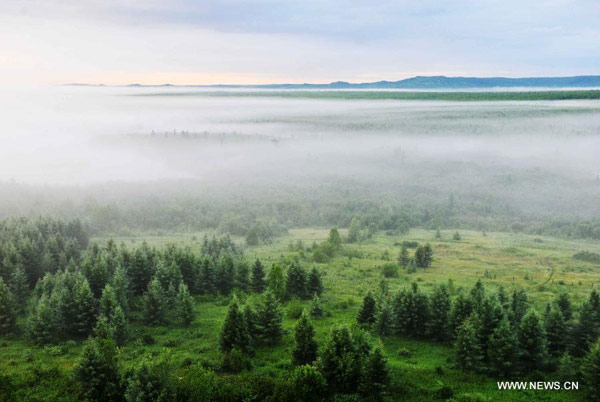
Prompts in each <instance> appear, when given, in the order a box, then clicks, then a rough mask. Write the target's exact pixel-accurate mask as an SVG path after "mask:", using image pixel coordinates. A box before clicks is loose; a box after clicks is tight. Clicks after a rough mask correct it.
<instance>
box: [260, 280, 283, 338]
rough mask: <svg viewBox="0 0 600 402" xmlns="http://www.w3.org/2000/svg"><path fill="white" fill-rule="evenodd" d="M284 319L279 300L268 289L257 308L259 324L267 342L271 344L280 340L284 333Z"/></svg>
mask: <svg viewBox="0 0 600 402" xmlns="http://www.w3.org/2000/svg"><path fill="white" fill-rule="evenodd" d="M282 321H283V314H282V313H281V308H280V306H279V302H278V301H277V298H276V297H275V295H273V293H272V292H270V291H267V292H266V293H265V294H264V297H263V301H262V303H260V304H259V306H258V310H257V325H258V328H259V329H260V333H261V335H262V337H263V339H264V340H265V342H267V343H268V344H271V345H274V344H276V343H277V342H279V339H280V338H281V336H282V335H283V330H282V328H281V323H282Z"/></svg>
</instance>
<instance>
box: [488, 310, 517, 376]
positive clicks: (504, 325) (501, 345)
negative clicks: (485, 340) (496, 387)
mask: <svg viewBox="0 0 600 402" xmlns="http://www.w3.org/2000/svg"><path fill="white" fill-rule="evenodd" d="M517 351H518V344H517V337H516V335H515V333H514V331H513V329H512V327H511V326H510V321H508V319H507V318H506V317H505V318H503V319H502V321H500V324H499V325H498V327H497V328H496V329H495V330H494V332H493V333H492V335H491V337H490V341H489V348H488V358H489V367H490V369H491V371H492V372H493V373H495V374H497V375H501V376H502V377H503V378H506V377H510V376H511V375H514V373H515V369H516V364H517Z"/></svg>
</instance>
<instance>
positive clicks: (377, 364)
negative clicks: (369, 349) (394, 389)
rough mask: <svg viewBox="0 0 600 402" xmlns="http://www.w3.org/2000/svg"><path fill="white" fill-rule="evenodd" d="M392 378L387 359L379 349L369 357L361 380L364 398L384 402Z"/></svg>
mask: <svg viewBox="0 0 600 402" xmlns="http://www.w3.org/2000/svg"><path fill="white" fill-rule="evenodd" d="M389 383H390V378H389V372H388V368H387V364H386V361H385V358H384V357H383V353H381V349H379V348H377V349H375V350H374V351H373V353H372V354H371V355H370V356H369V357H368V359H367V361H366V364H365V367H364V372H363V374H362V378H361V385H360V391H361V394H362V395H363V396H366V397H367V398H370V399H372V400H375V401H381V400H383V394H384V393H385V391H386V390H387V387H388V386H389Z"/></svg>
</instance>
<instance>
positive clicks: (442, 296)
mask: <svg viewBox="0 0 600 402" xmlns="http://www.w3.org/2000/svg"><path fill="white" fill-rule="evenodd" d="M429 311H430V317H429V322H428V323H427V326H428V331H429V334H430V335H431V336H432V337H433V338H435V339H437V340H438V341H444V340H446V339H448V337H449V326H448V324H449V316H450V294H449V293H448V289H447V288H446V286H445V285H440V286H437V287H436V288H435V289H434V291H433V294H432V295H431V301H430V308H429Z"/></svg>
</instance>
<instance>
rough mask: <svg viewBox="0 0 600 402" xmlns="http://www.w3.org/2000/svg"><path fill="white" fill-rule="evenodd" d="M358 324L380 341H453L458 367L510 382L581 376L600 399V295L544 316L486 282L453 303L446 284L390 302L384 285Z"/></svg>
mask: <svg viewBox="0 0 600 402" xmlns="http://www.w3.org/2000/svg"><path fill="white" fill-rule="evenodd" d="M357 322H358V323H359V324H360V325H362V326H363V327H365V328H368V329H370V330H372V331H373V332H375V333H377V334H379V335H381V336H398V335H401V336H409V337H415V338H422V339H431V340H435V341H440V342H449V343H451V344H452V346H453V349H454V351H455V362H456V365H457V367H460V368H461V369H464V370H469V371H475V372H481V373H486V374H489V375H493V376H499V377H501V378H503V379H507V378H514V377H516V376H523V375H525V376H532V377H535V374H537V373H543V372H544V373H552V374H553V375H555V376H557V377H559V378H561V379H562V380H564V381H566V380H574V379H577V378H580V375H583V377H584V378H585V379H586V380H587V384H588V385H589V386H590V388H591V393H592V396H593V397H594V398H596V399H598V398H600V392H599V391H600V388H599V387H598V385H597V384H598V382H597V381H596V379H597V378H598V376H599V375H600V353H599V349H600V339H599V336H600V295H599V294H598V292H597V291H596V290H593V291H592V292H591V293H590V295H589V297H588V299H587V300H585V301H584V302H583V303H582V304H581V305H580V306H578V307H575V306H574V305H573V303H572V302H571V299H570V297H569V295H568V294H566V293H562V294H560V295H559V296H558V297H557V298H556V299H555V300H554V301H553V302H552V303H548V304H547V305H546V308H545V310H544V311H543V312H542V313H541V314H540V313H538V312H537V311H536V310H535V308H533V307H532V306H531V303H530V300H529V297H528V295H527V293H526V292H525V291H524V290H522V289H515V290H514V291H513V292H512V293H511V294H507V293H506V291H505V289H504V288H503V287H499V288H498V290H497V291H496V292H495V293H490V292H487V291H486V289H485V287H484V285H483V283H482V282H481V280H479V281H477V283H476V284H475V285H474V286H473V287H472V288H471V289H470V291H469V292H463V291H460V292H458V294H457V295H456V296H455V297H451V294H450V290H449V289H448V287H447V286H446V285H443V284H442V285H438V286H436V287H435V288H434V289H433V291H432V293H431V294H427V293H425V292H422V291H421V290H420V289H419V287H418V285H417V283H416V282H415V283H413V284H412V286H411V287H410V289H401V290H400V291H399V292H398V293H397V294H395V295H391V294H390V292H389V290H388V288H387V285H386V283H385V282H382V286H381V288H380V289H379V290H378V291H377V292H369V293H368V294H367V295H366V296H365V297H364V299H363V304H362V306H361V309H360V310H359V313H358V315H357Z"/></svg>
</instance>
